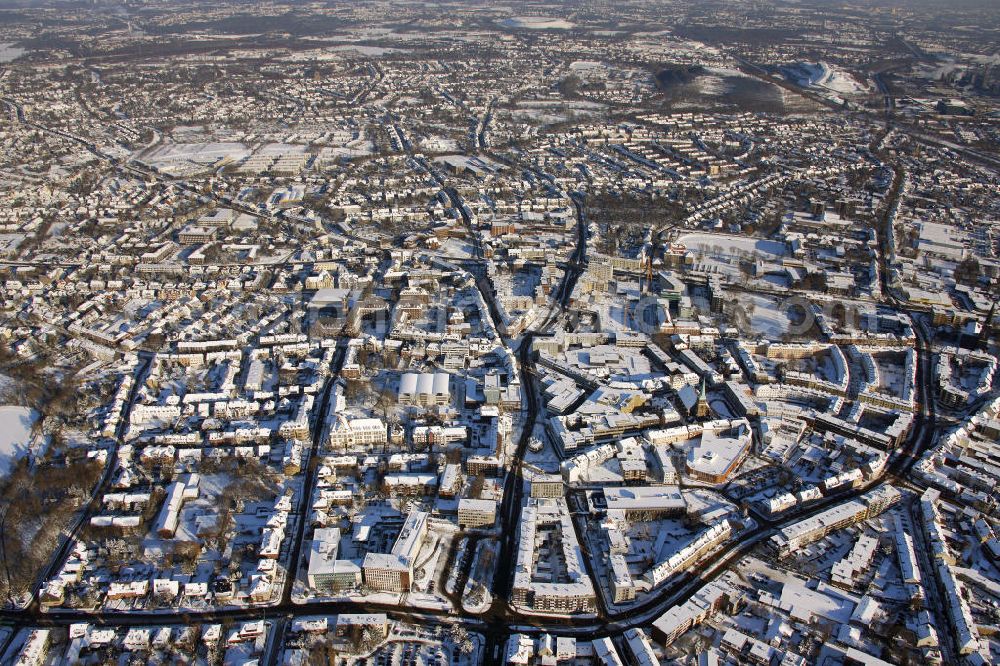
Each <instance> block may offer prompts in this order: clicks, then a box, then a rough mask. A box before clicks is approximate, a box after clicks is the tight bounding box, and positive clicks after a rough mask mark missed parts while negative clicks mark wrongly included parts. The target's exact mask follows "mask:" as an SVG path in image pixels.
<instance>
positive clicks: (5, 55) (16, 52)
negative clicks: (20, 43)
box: [0, 44, 25, 62]
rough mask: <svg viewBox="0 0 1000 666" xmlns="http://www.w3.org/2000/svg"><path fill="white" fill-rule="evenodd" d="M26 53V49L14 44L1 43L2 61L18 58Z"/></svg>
mask: <svg viewBox="0 0 1000 666" xmlns="http://www.w3.org/2000/svg"><path fill="white" fill-rule="evenodd" d="M24 53H25V50H24V49H19V48H17V47H16V46H14V45H13V44H0V62H10V61H12V60H17V59H18V58H20V57H21V56H22V55H24Z"/></svg>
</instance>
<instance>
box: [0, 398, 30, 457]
mask: <svg viewBox="0 0 1000 666" xmlns="http://www.w3.org/2000/svg"><path fill="white" fill-rule="evenodd" d="M37 420H38V412H36V411H35V410H33V409H28V408H27V407H16V406H13V405H4V406H2V407H0V474H7V472H9V471H10V467H11V465H13V464H14V461H15V460H16V459H17V458H19V457H20V456H22V455H24V454H25V453H26V452H27V450H28V444H29V442H30V439H31V427H32V426H33V425H34V423H35V421H37Z"/></svg>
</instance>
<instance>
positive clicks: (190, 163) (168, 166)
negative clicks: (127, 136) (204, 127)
mask: <svg viewBox="0 0 1000 666" xmlns="http://www.w3.org/2000/svg"><path fill="white" fill-rule="evenodd" d="M249 154H250V150H249V149H248V148H247V147H246V146H244V145H243V144H242V143H170V144H165V145H162V146H158V147H156V148H154V149H153V150H151V151H149V153H147V154H145V155H141V153H140V154H137V155H136V156H137V157H139V156H140V155H141V159H142V160H143V161H144V162H146V163H147V164H150V165H152V166H155V167H157V168H159V169H160V170H162V171H166V172H168V173H174V174H179V173H188V172H192V171H197V170H200V169H203V168H205V167H210V166H213V165H218V164H219V163H221V162H223V161H226V162H237V161H239V160H242V159H244V158H246V157H247V156H248V155H249Z"/></svg>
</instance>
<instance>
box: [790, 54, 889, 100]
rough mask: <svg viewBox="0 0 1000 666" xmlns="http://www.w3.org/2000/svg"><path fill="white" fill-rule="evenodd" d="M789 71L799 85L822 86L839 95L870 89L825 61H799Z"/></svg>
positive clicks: (864, 91)
mask: <svg viewBox="0 0 1000 666" xmlns="http://www.w3.org/2000/svg"><path fill="white" fill-rule="evenodd" d="M790 71H791V73H792V75H793V76H794V77H796V78H797V79H798V80H797V83H798V84H799V85H801V86H807V87H813V88H824V89H826V90H829V91H830V92H834V93H839V94H841V95H858V94H864V93H867V92H870V90H871V87H870V86H866V85H863V84H862V83H861V82H859V81H858V80H857V79H855V78H854V77H853V76H851V75H850V74H848V73H847V72H845V71H843V70H840V69H837V68H836V67H832V66H831V65H829V64H827V63H825V62H817V63H799V64H797V65H794V66H793V67H791V68H790Z"/></svg>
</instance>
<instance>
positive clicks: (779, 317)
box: [741, 294, 792, 340]
mask: <svg viewBox="0 0 1000 666" xmlns="http://www.w3.org/2000/svg"><path fill="white" fill-rule="evenodd" d="M743 298H746V295H744V296H741V300H742V299H743ZM749 302H751V303H753V312H752V313H751V314H750V328H751V331H750V332H751V333H752V334H755V335H761V336H763V337H764V338H766V339H768V340H777V339H780V338H781V335H782V334H783V333H786V332H788V329H789V327H790V326H791V323H792V322H791V320H790V319H789V318H788V312H787V311H785V310H784V309H782V308H781V304H780V303H777V302H775V299H773V298H768V297H767V296H761V295H757V294H754V295H750V297H749Z"/></svg>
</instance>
